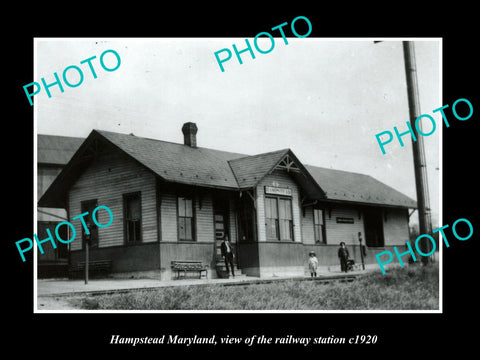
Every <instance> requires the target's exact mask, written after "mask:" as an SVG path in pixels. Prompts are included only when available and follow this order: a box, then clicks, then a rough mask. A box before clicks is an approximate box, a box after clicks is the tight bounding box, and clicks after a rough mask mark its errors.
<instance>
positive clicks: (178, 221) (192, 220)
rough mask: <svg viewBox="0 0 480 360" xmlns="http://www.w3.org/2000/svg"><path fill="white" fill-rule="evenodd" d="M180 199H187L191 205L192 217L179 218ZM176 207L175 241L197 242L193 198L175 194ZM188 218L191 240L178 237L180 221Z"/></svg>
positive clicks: (189, 195) (187, 195) (188, 195)
mask: <svg viewBox="0 0 480 360" xmlns="http://www.w3.org/2000/svg"><path fill="white" fill-rule="evenodd" d="M180 198H183V199H189V200H191V203H192V211H191V213H192V216H191V217H187V216H180ZM176 207H177V240H178V241H181V242H189V241H190V242H196V241H197V231H196V214H195V197H194V196H193V195H191V194H177V200H176ZM188 218H190V219H191V220H190V221H191V224H190V225H191V226H190V227H191V235H192V238H191V239H187V238H182V237H181V235H180V226H181V221H180V220H181V219H188Z"/></svg>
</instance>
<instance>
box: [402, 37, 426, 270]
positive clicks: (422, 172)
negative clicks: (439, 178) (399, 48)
mask: <svg viewBox="0 0 480 360" xmlns="http://www.w3.org/2000/svg"><path fill="white" fill-rule="evenodd" d="M403 57H404V60H405V75H406V78H407V93H408V108H409V113H410V123H411V124H415V121H416V119H417V117H419V116H420V115H421V113H420V100H419V93H418V83H417V67H416V62H415V47H414V44H413V41H403ZM421 126H422V125H421V124H420V128H421ZM413 131H414V133H415V137H416V138H417V140H416V141H415V140H414V138H413V137H412V151H413V166H414V169H415V185H416V188H417V206H418V221H419V226H420V234H430V233H431V232H432V219H431V213H430V199H429V195H428V181H427V163H426V160H425V148H424V145H423V138H422V136H419V135H418V133H417V129H416V127H415V126H414V127H413ZM421 240H422V241H421V242H420V244H419V245H420V249H421V250H422V252H423V253H424V254H427V253H429V252H430V251H431V249H430V242H428V241H427V240H426V239H425V238H423V239H421ZM422 263H423V264H424V265H427V264H428V263H429V257H426V256H422Z"/></svg>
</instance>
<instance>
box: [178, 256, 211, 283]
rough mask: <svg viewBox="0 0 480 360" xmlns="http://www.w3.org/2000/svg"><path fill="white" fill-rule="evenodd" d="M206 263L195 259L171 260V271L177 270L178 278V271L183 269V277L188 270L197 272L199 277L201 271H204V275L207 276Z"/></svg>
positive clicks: (200, 276)
mask: <svg viewBox="0 0 480 360" xmlns="http://www.w3.org/2000/svg"><path fill="white" fill-rule="evenodd" d="M207 267H208V266H207V265H204V264H203V263H202V262H201V261H196V260H172V271H176V272H177V279H179V278H180V272H181V271H183V274H184V277H185V276H186V274H187V271H188V272H198V273H199V279H201V278H202V272H204V271H205V277H207Z"/></svg>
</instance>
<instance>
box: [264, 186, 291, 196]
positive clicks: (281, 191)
mask: <svg viewBox="0 0 480 360" xmlns="http://www.w3.org/2000/svg"><path fill="white" fill-rule="evenodd" d="M265 194H269V195H281V196H292V189H289V188H282V187H275V186H265Z"/></svg>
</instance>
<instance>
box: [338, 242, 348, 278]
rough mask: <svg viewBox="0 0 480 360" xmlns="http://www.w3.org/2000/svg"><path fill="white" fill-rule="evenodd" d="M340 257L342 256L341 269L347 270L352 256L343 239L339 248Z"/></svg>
mask: <svg viewBox="0 0 480 360" xmlns="http://www.w3.org/2000/svg"><path fill="white" fill-rule="evenodd" d="M338 257H339V258H340V268H341V270H342V271H345V272H347V271H348V267H347V260H348V259H349V258H350V254H349V253H348V250H347V248H346V247H345V243H344V242H343V241H342V242H341V243H340V248H339V249H338Z"/></svg>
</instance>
